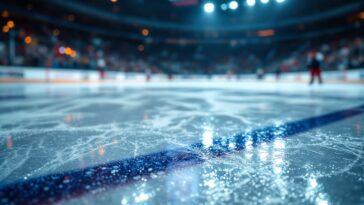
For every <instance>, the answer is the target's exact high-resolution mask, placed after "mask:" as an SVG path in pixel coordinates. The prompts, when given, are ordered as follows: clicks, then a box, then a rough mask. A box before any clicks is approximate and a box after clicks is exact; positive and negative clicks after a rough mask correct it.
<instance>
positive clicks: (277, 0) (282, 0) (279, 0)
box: [276, 0, 285, 3]
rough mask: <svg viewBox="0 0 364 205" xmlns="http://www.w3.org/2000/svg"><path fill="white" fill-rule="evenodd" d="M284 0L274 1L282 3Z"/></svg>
mask: <svg viewBox="0 0 364 205" xmlns="http://www.w3.org/2000/svg"><path fill="white" fill-rule="evenodd" d="M284 1H285V0H276V2H277V3H283V2H284Z"/></svg>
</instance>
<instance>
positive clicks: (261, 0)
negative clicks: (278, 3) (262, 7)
mask: <svg viewBox="0 0 364 205" xmlns="http://www.w3.org/2000/svg"><path fill="white" fill-rule="evenodd" d="M260 2H262V4H267V3H269V0H260Z"/></svg>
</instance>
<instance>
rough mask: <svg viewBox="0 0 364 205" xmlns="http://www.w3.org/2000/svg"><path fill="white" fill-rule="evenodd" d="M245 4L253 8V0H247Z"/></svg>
mask: <svg viewBox="0 0 364 205" xmlns="http://www.w3.org/2000/svg"><path fill="white" fill-rule="evenodd" d="M246 3H247V4H248V6H254V5H255V0H247V1H246Z"/></svg>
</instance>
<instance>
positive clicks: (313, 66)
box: [308, 54, 322, 85]
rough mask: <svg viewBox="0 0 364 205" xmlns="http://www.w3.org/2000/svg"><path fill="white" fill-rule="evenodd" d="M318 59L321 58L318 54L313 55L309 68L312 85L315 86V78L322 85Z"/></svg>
mask: <svg viewBox="0 0 364 205" xmlns="http://www.w3.org/2000/svg"><path fill="white" fill-rule="evenodd" d="M318 57H319V56H318V54H316V55H312V56H311V57H310V60H309V64H308V67H309V69H310V75H311V80H310V85H311V84H313V82H314V80H315V77H317V78H318V80H319V83H320V84H322V77H321V65H320V61H319V59H318Z"/></svg>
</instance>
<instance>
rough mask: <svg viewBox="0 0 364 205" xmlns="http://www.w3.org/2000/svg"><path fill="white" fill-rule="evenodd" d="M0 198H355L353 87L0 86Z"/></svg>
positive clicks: (360, 115) (361, 109)
mask: <svg viewBox="0 0 364 205" xmlns="http://www.w3.org/2000/svg"><path fill="white" fill-rule="evenodd" d="M0 102H1V103H0V113H1V115H0V132H1V135H0V140H1V149H0V170H1V171H0V204H12V203H16V204H24V203H25V204H30V203H34V204H38V203H40V204H49V203H58V204H319V205H325V204H364V156H363V152H364V148H363V146H364V86H363V85H344V84H331V85H326V84H324V85H322V86H318V85H314V86H308V85H306V84H285V83H258V82H251V83H239V82H166V83H134V84H128V85H118V84H77V85H76V84H63V85H61V84H2V85H0Z"/></svg>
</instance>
